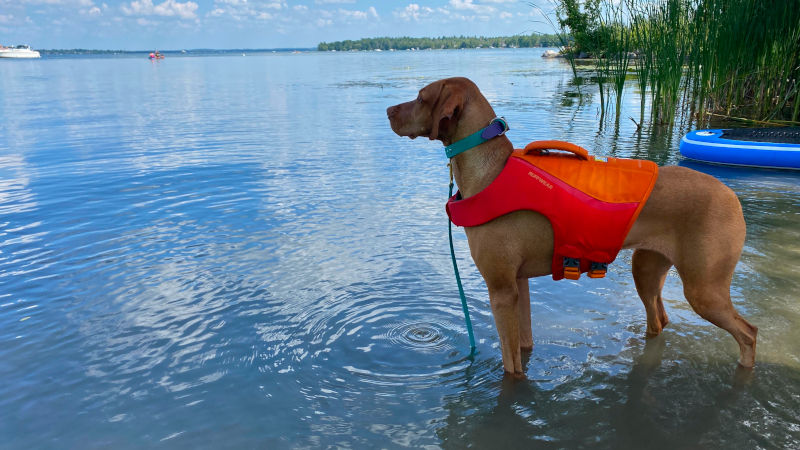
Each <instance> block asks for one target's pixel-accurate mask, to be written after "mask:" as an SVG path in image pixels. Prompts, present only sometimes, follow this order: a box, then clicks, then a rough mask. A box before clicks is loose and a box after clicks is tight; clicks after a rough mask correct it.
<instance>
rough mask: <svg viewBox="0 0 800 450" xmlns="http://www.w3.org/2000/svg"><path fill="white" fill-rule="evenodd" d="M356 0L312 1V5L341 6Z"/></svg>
mask: <svg viewBox="0 0 800 450" xmlns="http://www.w3.org/2000/svg"><path fill="white" fill-rule="evenodd" d="M355 2H356V0H314V4H317V5H330V4H341V3H355Z"/></svg>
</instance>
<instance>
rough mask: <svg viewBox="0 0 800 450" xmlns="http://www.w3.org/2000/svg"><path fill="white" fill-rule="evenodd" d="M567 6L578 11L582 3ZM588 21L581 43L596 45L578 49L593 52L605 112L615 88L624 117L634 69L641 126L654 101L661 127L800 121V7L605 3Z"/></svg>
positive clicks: (743, 1) (717, 0)
mask: <svg viewBox="0 0 800 450" xmlns="http://www.w3.org/2000/svg"><path fill="white" fill-rule="evenodd" d="M560 3H561V4H562V5H564V4H567V3H569V4H570V7H571V8H573V11H574V8H575V5H576V1H575V0H560ZM566 10H567V9H566V8H562V11H566ZM583 13H584V14H583V15H582V16H579V17H584V18H585V20H586V22H587V26H586V27H584V28H582V32H581V36H585V37H586V39H585V40H587V41H589V40H591V42H586V43H582V42H576V44H575V47H578V48H580V47H581V45H582V44H583V45H584V46H585V47H587V48H592V49H593V50H594V54H593V55H592V56H593V58H594V61H595V72H596V75H597V76H596V77H595V79H596V82H597V83H598V87H599V89H600V95H601V103H602V106H601V108H602V114H604V113H605V108H606V102H607V99H608V97H609V95H608V94H609V93H610V88H613V91H614V93H615V95H616V100H617V101H616V111H617V119H618V118H619V111H620V105H621V103H620V102H621V99H622V94H623V90H624V84H625V79H626V77H627V73H628V68H629V66H630V65H631V64H632V65H633V67H634V68H635V71H634V73H635V78H636V80H637V84H638V87H639V96H640V103H641V109H640V123H642V122H643V121H644V118H645V105H646V104H647V101H646V100H647V98H648V96H649V100H650V102H649V104H650V120H651V121H652V122H654V123H662V124H672V123H674V121H675V117H676V114H681V115H682V116H684V117H687V116H688V117H689V118H690V120H698V121H700V120H704V119H705V118H706V117H708V116H710V115H722V116H728V117H735V116H736V117H744V118H748V119H751V120H754V121H758V122H772V123H779V124H785V123H797V122H798V120H800V92H799V91H800V1H798V0H774V1H769V2H766V1H764V0H625V1H624V2H620V1H614V0H601V1H600V2H599V3H595V4H594V6H593V7H592V8H591V9H588V8H587V9H586V10H585V11H583ZM592 15H595V17H592ZM572 22H573V23H574V22H575V20H574V19H573V21H572ZM592 27H594V28H592ZM573 37H574V36H573ZM631 52H634V53H635V54H636V57H635V58H634V59H633V61H631V57H630V54H631ZM609 81H610V84H611V86H609V84H608V83H609Z"/></svg>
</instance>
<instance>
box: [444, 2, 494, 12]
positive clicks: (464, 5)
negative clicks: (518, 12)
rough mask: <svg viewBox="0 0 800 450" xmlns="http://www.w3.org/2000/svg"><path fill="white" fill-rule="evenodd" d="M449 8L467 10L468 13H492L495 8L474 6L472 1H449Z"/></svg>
mask: <svg viewBox="0 0 800 450" xmlns="http://www.w3.org/2000/svg"><path fill="white" fill-rule="evenodd" d="M502 2H503V0H500V1H495V2H494V3H502ZM450 6H452V7H453V9H458V10H468V11H475V12H482V13H490V12H494V10H495V8H494V7H493V6H485V5H476V4H475V3H473V2H472V0H450Z"/></svg>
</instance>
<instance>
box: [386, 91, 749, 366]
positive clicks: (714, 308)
mask: <svg viewBox="0 0 800 450" xmlns="http://www.w3.org/2000/svg"><path fill="white" fill-rule="evenodd" d="M386 113H387V115H388V116H389V122H390V123H391V126H392V130H393V131H394V132H395V133H397V134H398V135H400V136H408V137H410V138H411V139H414V138H416V137H417V136H427V137H429V138H430V139H432V140H433V139H436V140H440V141H442V143H443V144H444V145H445V146H447V145H450V144H452V143H453V142H457V141H459V140H460V139H463V138H464V137H466V136H468V135H470V134H472V133H474V132H476V131H478V130H480V129H482V128H483V127H485V126H487V125H488V124H489V122H490V121H491V120H492V119H493V118H495V117H496V115H495V113H494V110H493V109H492V107H491V105H489V102H488V101H487V100H486V98H485V97H484V96H483V94H481V92H480V91H479V90H478V87H477V86H476V85H475V84H474V83H473V82H472V81H470V80H468V79H466V78H448V79H444V80H439V81H436V82H434V83H431V84H429V85H428V86H425V87H424V88H422V90H420V91H419V96H418V97H417V98H416V99H415V100H412V101H410V102H406V103H402V104H399V105H396V106H391V107H389V108H388V109H387V110H386ZM512 151H513V146H512V145H511V142H510V141H509V140H508V138H507V137H506V136H504V135H503V136H499V137H496V138H494V139H491V140H489V141H486V142H484V143H483V144H480V145H478V146H477V147H474V148H472V149H471V150H469V151H466V152H464V153H461V154H458V155H456V156H455V157H453V158H452V159H451V163H452V168H453V173H454V176H455V180H456V183H457V184H458V188H459V190H460V192H461V194H462V196H463V197H464V198H467V197H470V196H472V195H475V194H476V193H478V192H480V191H481V190H482V189H484V188H485V187H486V186H488V185H489V184H490V183H491V182H492V180H494V179H495V177H497V175H498V174H499V173H500V171H501V170H502V169H503V167H504V165H505V163H506V160H507V159H508V158H509V156H510V155H511V153H512ZM465 232H466V234H467V240H468V242H469V248H470V253H471V254H472V259H473V260H474V261H475V264H476V266H477V267H478V270H479V271H480V272H481V275H483V278H484V280H485V281H486V286H487V287H488V289H489V299H490V303H491V307H492V313H493V315H494V318H495V324H496V326H497V332H498V334H499V335H500V345H501V348H502V355H503V367H504V368H505V370H506V371H507V372H508V373H510V374H514V375H516V376H522V372H523V367H522V358H521V351H530V350H531V349H532V348H533V337H532V332H531V313H530V292H529V288H528V278H530V277H540V276H544V275H549V274H550V273H551V263H552V258H553V230H552V227H551V225H550V222H549V221H548V219H547V218H545V217H544V216H542V215H541V214H539V213H536V212H533V211H516V212H513V213H510V214H506V215H504V216H501V217H498V218H496V219H494V220H492V221H490V222H488V223H486V224H484V225H480V226H476V227H466V228H465ZM744 237H745V223H744V217H743V215H742V208H741V205H740V204H739V200H738V199H737V198H736V195H735V194H734V193H733V191H731V190H730V189H729V188H728V187H727V186H725V185H723V184H722V183H720V182H719V181H718V180H717V179H716V178H714V177H712V176H709V175H706V174H703V173H700V172H696V171H694V170H691V169H688V168H685V167H677V166H673V167H662V168H661V169H660V170H659V175H658V180H657V181H656V184H655V187H654V188H653V191H652V194H651V195H650V198H649V199H648V201H647V203H646V204H645V206H644V208H643V209H642V212H641V214H640V215H639V217H638V219H637V220H636V222H635V223H634V225H633V227H632V228H631V230H630V232H629V233H628V236H627V237H626V238H625V243H624V245H623V248H633V249H636V250H635V251H634V253H633V262H632V269H633V279H634V281H635V283H636V290H637V291H638V293H639V297H641V299H642V302H643V303H644V307H645V310H646V311H647V335H648V336H655V335H658V334H659V333H661V330H662V329H663V327H664V326H665V325H666V324H667V322H668V319H667V314H666V313H665V312H664V305H663V304H662V301H661V289H662V287H663V286H664V280H665V279H666V276H667V271H668V270H669V269H670V267H672V266H673V265H674V266H675V268H676V269H677V271H678V274H679V275H680V277H681V280H682V281H683V290H684V295H685V296H686V299H687V300H688V301H689V304H691V305H692V308H694V310H695V312H697V313H698V314H699V315H700V316H701V317H703V318H704V319H706V320H708V321H709V322H711V323H713V324H714V325H717V326H718V327H720V328H722V329H724V330H727V331H728V332H729V333H731V334H732V335H733V337H734V338H735V339H736V342H738V343H739V352H740V359H739V363H740V364H741V365H742V366H744V367H752V366H753V365H754V363H755V352H756V334H757V332H758V328H756V327H754V326H753V325H751V324H749V323H748V322H747V321H746V320H744V319H743V318H742V317H741V316H739V314H738V313H737V312H736V310H735V309H734V308H733V304H732V303H731V298H730V284H731V279H732V278H733V271H734V269H735V267H736V263H737V261H738V260H739V256H740V254H741V251H742V246H743V245H744Z"/></svg>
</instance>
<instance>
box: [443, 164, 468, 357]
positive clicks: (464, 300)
mask: <svg viewBox="0 0 800 450" xmlns="http://www.w3.org/2000/svg"><path fill="white" fill-rule="evenodd" d="M448 166H449V167H450V195H448V196H447V198H450V197H452V196H453V166H451V165H450V164H448ZM447 231H448V234H449V235H450V258H452V260H453V271H454V272H455V274H456V283H457V284H458V295H460V296H461V309H463V310H464V322H466V323H467V334H469V349H470V350H469V355H470V356H472V355H474V354H475V335H474V334H473V332H472V321H471V320H470V319H469V306H467V297H466V296H465V295H464V286H463V285H462V284H461V275H459V274H458V264H457V263H456V250H455V248H454V247H453V222H452V221H450V219H449V218H448V219H447Z"/></svg>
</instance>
